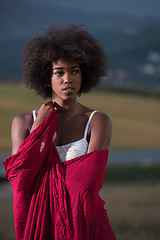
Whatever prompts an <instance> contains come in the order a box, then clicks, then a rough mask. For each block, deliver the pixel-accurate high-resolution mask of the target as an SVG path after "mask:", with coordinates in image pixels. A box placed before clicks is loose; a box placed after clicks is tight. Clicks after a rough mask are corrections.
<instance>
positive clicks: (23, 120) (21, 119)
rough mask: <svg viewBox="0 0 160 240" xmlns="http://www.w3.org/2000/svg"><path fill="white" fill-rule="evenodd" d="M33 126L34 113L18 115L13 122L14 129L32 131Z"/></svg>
mask: <svg viewBox="0 0 160 240" xmlns="http://www.w3.org/2000/svg"><path fill="white" fill-rule="evenodd" d="M32 124H33V117H32V112H26V113H22V114H19V115H16V116H15V117H14V118H13V121H12V127H18V126H19V127H21V126H23V128H24V129H28V130H30V128H31V126H32Z"/></svg>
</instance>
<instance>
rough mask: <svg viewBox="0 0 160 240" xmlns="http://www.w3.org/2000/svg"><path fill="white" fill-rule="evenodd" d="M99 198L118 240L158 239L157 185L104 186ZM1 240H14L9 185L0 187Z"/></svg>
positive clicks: (159, 206)
mask: <svg viewBox="0 0 160 240" xmlns="http://www.w3.org/2000/svg"><path fill="white" fill-rule="evenodd" d="M101 197H102V199H104V200H105V202H106V205H105V207H106V208H107V212H108V218H109V221H110V224H111V226H112V228H113V230H114V232H115V234H116V237H117V240H135V239H137V240H158V239H160V228H159V226H160V217H159V212H160V204H159V203H160V183H154V184H153V183H150V184H146V183H136V184H135V183H132V184H127V183H125V184H118V183H116V184H105V185H104V187H103V189H102V191H101ZM0 239H2V240H15V236H14V224H13V209H12V193H11V187H10V184H8V183H1V185H0Z"/></svg>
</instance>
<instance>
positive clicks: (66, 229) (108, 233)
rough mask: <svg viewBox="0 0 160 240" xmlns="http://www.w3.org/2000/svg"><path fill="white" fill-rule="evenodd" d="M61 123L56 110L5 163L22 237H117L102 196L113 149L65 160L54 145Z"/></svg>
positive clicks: (57, 239)
mask: <svg viewBox="0 0 160 240" xmlns="http://www.w3.org/2000/svg"><path fill="white" fill-rule="evenodd" d="M56 123H57V114H56V111H55V110H52V111H51V113H50V114H49V116H48V117H47V118H46V119H45V120H44V121H43V122H42V123H41V124H40V125H39V126H38V127H37V128H36V129H35V130H34V131H33V132H32V133H31V134H30V135H29V136H28V137H27V139H26V140H25V141H24V142H23V143H22V144H21V145H20V147H19V149H18V152H17V153H16V154H14V155H12V156H10V157H8V158H7V159H6V160H5V161H4V166H5V170H6V174H5V178H7V179H9V180H10V182H11V184H12V191H13V200H14V201H13V208H14V222H15V233H16V238H17V240H33V239H34V240H53V239H55V240H94V239H97V240H100V239H101V240H107V239H108V240H115V236H114V233H113V231H112V229H111V227H110V224H109V221H108V218H107V214H106V210H105V209H104V201H103V200H102V199H101V198H100V196H99V191H100V189H101V188H102V185H103V177H104V174H105V169H106V164H107V159H108V150H98V151H95V152H92V153H88V154H85V155H82V156H80V157H77V158H74V159H71V160H68V161H66V162H64V163H61V161H60V158H59V155H58V153H57V150H56V148H55V146H54V144H53V136H54V133H55V130H56Z"/></svg>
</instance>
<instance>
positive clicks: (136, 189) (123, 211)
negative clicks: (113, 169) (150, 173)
mask: <svg viewBox="0 0 160 240" xmlns="http://www.w3.org/2000/svg"><path fill="white" fill-rule="evenodd" d="M101 196H102V198H103V199H104V200H105V201H106V208H107V209H108V216H109V219H110V222H111V225H112V227H113V229H114V231H115V234H116V236H117V239H118V240H135V239H138V240H157V239H160V228H159V226H160V217H159V213H160V204H159V203H160V183H157V184H153V183H152V184H145V183H143V184H124V185H121V184H114V185H105V186H104V187H103V190H102V192H101Z"/></svg>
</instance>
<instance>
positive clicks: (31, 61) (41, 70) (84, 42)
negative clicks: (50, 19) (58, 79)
mask: <svg viewBox="0 0 160 240" xmlns="http://www.w3.org/2000/svg"><path fill="white" fill-rule="evenodd" d="M59 59H64V60H72V61H75V62H78V63H79V64H80V69H81V72H82V85H81V88H80V90H79V93H78V94H79V95H81V94H82V93H86V92H88V91H89V90H90V89H91V88H92V87H93V86H95V85H97V84H98V83H99V81H100V77H102V76H107V75H108V59H107V56H106V54H105V52H104V50H103V48H102V47H101V46H100V44H99V43H98V41H97V40H96V39H95V38H94V37H93V36H92V35H91V34H90V33H88V31H87V30H85V29H84V28H83V27H82V26H79V25H74V24H71V25H65V26H51V27H50V28H48V29H47V30H45V33H44V34H43V35H40V36H36V37H34V38H33V39H31V40H30V41H28V42H27V44H26V45H25V47H24V50H23V59H22V69H23V76H24V82H25V85H26V86H27V87H29V88H31V89H34V90H35V91H36V93H37V94H39V95H40V96H42V97H43V98H45V99H46V98H51V97H52V88H51V77H52V71H53V70H52V65H53V62H56V61H58V60H59Z"/></svg>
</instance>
